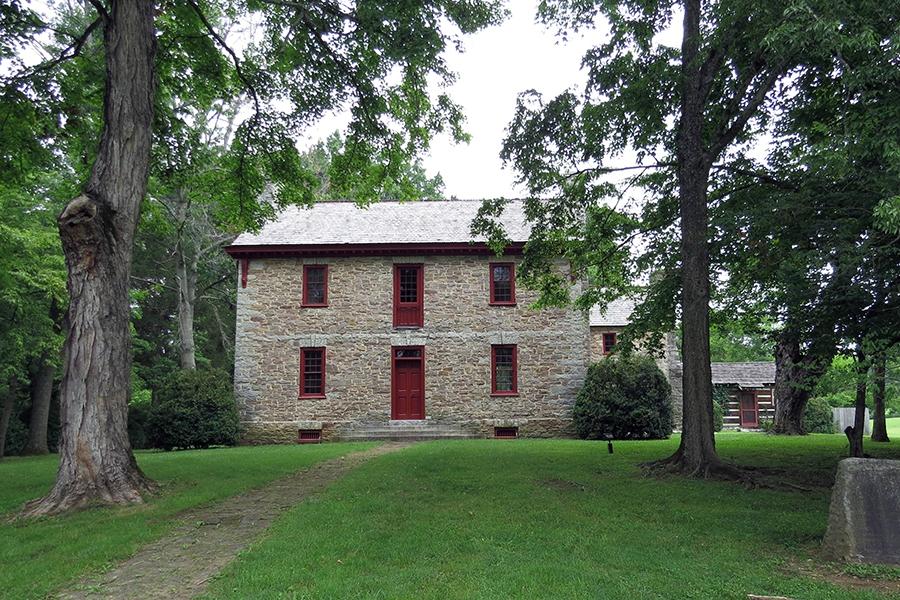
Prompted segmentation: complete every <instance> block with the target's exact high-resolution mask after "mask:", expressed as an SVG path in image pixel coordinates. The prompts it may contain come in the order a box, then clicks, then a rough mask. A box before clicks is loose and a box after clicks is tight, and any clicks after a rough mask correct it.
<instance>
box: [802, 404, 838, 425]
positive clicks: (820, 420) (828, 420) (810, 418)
mask: <svg viewBox="0 0 900 600" xmlns="http://www.w3.org/2000/svg"><path fill="white" fill-rule="evenodd" d="M803 429H805V430H806V433H834V418H833V416H832V414H831V405H830V404H829V403H828V400H826V399H825V398H810V399H809V402H807V403H806V408H805V409H804V410H803Z"/></svg>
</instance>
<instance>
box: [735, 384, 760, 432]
mask: <svg viewBox="0 0 900 600" xmlns="http://www.w3.org/2000/svg"><path fill="white" fill-rule="evenodd" d="M740 397H741V427H746V428H748V429H750V428H753V429H755V428H757V427H759V404H758V403H757V402H756V394H755V393H753V392H740Z"/></svg>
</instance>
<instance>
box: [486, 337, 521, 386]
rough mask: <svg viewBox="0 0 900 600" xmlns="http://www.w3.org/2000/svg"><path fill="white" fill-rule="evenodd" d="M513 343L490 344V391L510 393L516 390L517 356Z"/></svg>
mask: <svg viewBox="0 0 900 600" xmlns="http://www.w3.org/2000/svg"><path fill="white" fill-rule="evenodd" d="M517 354H518V352H517V348H516V346H514V345H504V346H500V345H494V346H491V393H492V394H498V395H510V394H515V393H517V392H518V382H517V381H516V380H517V379H518V376H517V375H518V373H517V372H518V364H517V362H518V356H517Z"/></svg>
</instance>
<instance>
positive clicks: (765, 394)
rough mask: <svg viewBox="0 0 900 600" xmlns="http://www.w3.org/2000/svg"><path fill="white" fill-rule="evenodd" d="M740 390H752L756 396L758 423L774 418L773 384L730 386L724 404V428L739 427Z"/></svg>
mask: <svg viewBox="0 0 900 600" xmlns="http://www.w3.org/2000/svg"><path fill="white" fill-rule="evenodd" d="M741 392H753V393H754V394H755V396H756V403H757V406H758V408H759V423H760V424H761V423H762V422H763V421H771V420H772V419H774V418H775V397H774V394H773V386H766V387H764V388H753V389H747V388H744V389H741V388H738V387H737V386H732V387H730V388H729V390H728V402H727V403H726V405H725V416H724V419H723V427H724V428H725V429H739V428H740V427H741V415H740V407H741V404H740V397H739V396H738V394H739V393H741Z"/></svg>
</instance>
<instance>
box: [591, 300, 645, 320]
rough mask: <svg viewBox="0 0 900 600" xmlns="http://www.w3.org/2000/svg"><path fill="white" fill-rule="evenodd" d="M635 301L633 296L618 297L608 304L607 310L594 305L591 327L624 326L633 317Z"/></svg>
mask: <svg viewBox="0 0 900 600" xmlns="http://www.w3.org/2000/svg"><path fill="white" fill-rule="evenodd" d="M634 306H635V302H634V300H632V299H631V298H617V299H616V300H613V301H612V302H610V303H609V304H608V305H607V306H606V310H605V311H601V310H600V308H598V307H596V306H594V307H592V308H591V313H590V322H591V327H624V326H626V325H628V321H629V319H631V313H632V312H634Z"/></svg>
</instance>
